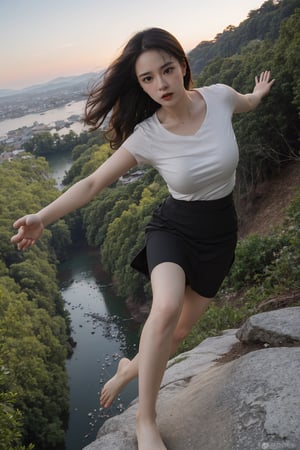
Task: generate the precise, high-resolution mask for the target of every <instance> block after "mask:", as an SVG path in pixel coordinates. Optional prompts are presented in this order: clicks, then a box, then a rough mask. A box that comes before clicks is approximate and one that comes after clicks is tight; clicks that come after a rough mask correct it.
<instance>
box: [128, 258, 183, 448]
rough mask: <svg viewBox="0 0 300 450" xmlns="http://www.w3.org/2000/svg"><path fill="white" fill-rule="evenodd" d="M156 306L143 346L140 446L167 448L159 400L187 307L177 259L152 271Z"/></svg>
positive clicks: (140, 376) (142, 336)
mask: <svg viewBox="0 0 300 450" xmlns="http://www.w3.org/2000/svg"><path fill="white" fill-rule="evenodd" d="M151 286H152V292H153V300H152V307H151V311H150V314H149V317H148V319H147V321H146V323H145V326H144V328H143V331H142V334H141V339H140V346H139V364H138V366H139V367H138V371H139V407H138V414H137V428H136V431H137V440H138V448H139V450H153V449H155V450H166V447H165V445H164V443H163V441H162V439H161V436H160V433H159V430H158V427H157V425H156V400H157V395H158V391H159V388H160V384H161V380H162V377H163V374H164V371H165V368H166V365H167V361H168V359H169V355H170V352H171V345H172V336H173V333H174V330H175V328H176V325H177V322H178V320H179V317H180V313H181V310H182V307H183V301H184V292H185V274H184V271H183V269H182V268H181V267H180V266H178V265H177V264H174V263H162V264H159V265H158V266H156V267H155V268H154V269H153V271H152V274H151Z"/></svg>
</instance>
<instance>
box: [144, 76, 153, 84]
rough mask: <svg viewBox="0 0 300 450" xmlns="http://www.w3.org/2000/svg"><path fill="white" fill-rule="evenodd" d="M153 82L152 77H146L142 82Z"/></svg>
mask: <svg viewBox="0 0 300 450" xmlns="http://www.w3.org/2000/svg"><path fill="white" fill-rule="evenodd" d="M151 80H152V77H150V76H147V77H144V78H143V80H142V81H143V83H150V81H151Z"/></svg>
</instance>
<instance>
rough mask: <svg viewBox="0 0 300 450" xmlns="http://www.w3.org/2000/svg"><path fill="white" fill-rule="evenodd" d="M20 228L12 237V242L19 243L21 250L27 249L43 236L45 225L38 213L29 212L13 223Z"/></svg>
mask: <svg viewBox="0 0 300 450" xmlns="http://www.w3.org/2000/svg"><path fill="white" fill-rule="evenodd" d="M13 227H14V228H18V233H17V234H15V235H14V236H13V237H12V238H11V242H12V243H14V244H17V247H18V249H19V250H26V248H28V247H31V246H32V245H33V244H35V243H36V241H37V240H38V239H39V238H40V237H41V235H42V233H43V230H44V225H43V222H42V220H41V218H40V217H39V216H38V215H37V214H29V215H27V216H24V217H21V218H20V219H18V220H16V221H15V223H14V224H13Z"/></svg>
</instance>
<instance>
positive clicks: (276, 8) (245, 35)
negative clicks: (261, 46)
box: [188, 0, 300, 76]
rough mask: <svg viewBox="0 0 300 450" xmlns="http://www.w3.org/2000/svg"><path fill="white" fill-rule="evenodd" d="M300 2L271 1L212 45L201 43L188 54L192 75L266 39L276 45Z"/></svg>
mask: <svg viewBox="0 0 300 450" xmlns="http://www.w3.org/2000/svg"><path fill="white" fill-rule="evenodd" d="M299 7H300V0H267V1H265V2H264V3H263V5H262V6H261V7H260V8H259V9H256V10H253V11H250V12H249V14H248V17H247V19H246V20H244V21H243V22H241V23H240V24H239V26H238V27H234V26H233V25H230V24H228V26H227V28H226V29H225V30H224V31H223V32H222V33H218V34H217V35H216V36H215V38H214V39H213V40H211V41H202V42H200V43H199V44H198V45H197V46H196V47H195V48H194V49H193V50H191V52H189V54H188V58H189V61H190V64H191V68H192V73H193V74H194V76H197V75H199V74H200V73H201V71H202V70H203V69H204V68H205V66H207V64H209V63H210V62H211V61H213V60H214V59H215V58H228V57H230V56H232V55H234V54H239V53H241V52H242V51H243V49H244V48H245V47H247V46H249V45H250V46H251V45H252V44H253V43H254V42H255V41H263V40H265V39H267V40H269V41H271V42H274V41H275V40H276V39H277V38H278V36H279V32H280V27H281V25H282V23H283V22H284V21H285V20H286V19H287V18H288V17H290V16H291V15H292V14H293V13H294V11H295V9H296V8H299Z"/></svg>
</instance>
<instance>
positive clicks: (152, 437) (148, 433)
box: [136, 419, 167, 450]
mask: <svg viewBox="0 0 300 450" xmlns="http://www.w3.org/2000/svg"><path fill="white" fill-rule="evenodd" d="M136 436H137V441H138V450H153V449H155V450H167V447H166V446H165V444H164V443H163V440H162V438H161V435H160V433H159V430H158V428H157V425H156V423H155V422H152V421H147V422H142V421H141V420H139V419H137V427H136Z"/></svg>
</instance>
